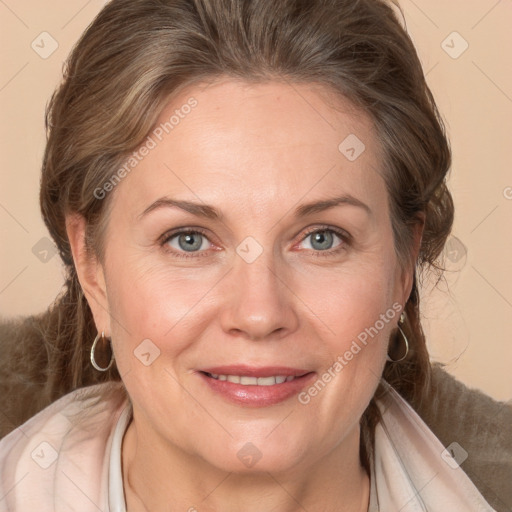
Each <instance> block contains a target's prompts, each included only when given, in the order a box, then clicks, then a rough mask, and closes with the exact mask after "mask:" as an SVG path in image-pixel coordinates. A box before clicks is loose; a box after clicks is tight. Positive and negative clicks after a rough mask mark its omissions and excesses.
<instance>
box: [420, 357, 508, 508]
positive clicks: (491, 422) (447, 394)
mask: <svg viewBox="0 0 512 512" xmlns="http://www.w3.org/2000/svg"><path fill="white" fill-rule="evenodd" d="M411 405H412V406H413V408H414V409H415V411H416V412H417V413H418V414H419V416H420V417H421V419H422V420H423V421H424V422H425V423H426V425H427V426H428V428H429V429H430V430H431V431H432V432H433V433H434V434H435V436H436V437H437V438H438V439H439V440H440V442H441V443H442V445H443V446H444V447H449V448H452V449H456V450H458V451H459V453H460V454H462V455H463V456H464V461H463V462H461V467H462V468H463V470H464V472H465V473H466V474H467V475H468V476H469V478H470V479H471V480H472V482H473V483H474V484H475V485H476V486H477V487H478V488H479V490H480V492H482V494H483V495H484V496H485V497H486V499H487V500H488V501H489V503H491V504H492V505H493V506H494V507H495V508H496V509H497V510H510V509H511V508H512V486H511V485H510V482H511V481H512V406H511V404H510V402H509V403H505V402H499V401H497V400H494V399H493V398H492V397H490V396H488V395H486V394H485V393H483V392H481V391H479V390H478V389H472V388H469V387H468V386H466V385H465V384H464V383H462V382H460V381H458V380H457V379H455V378H454V377H453V376H452V375H451V374H450V373H448V372H447V371H446V370H444V369H443V367H442V366H441V365H440V364H439V363H436V364H434V365H433V366H432V375H431V383H430V388H429V393H428V395H427V397H426V399H425V400H423V401H422V402H421V403H418V404H411ZM500 507H501V508H500ZM504 507H506V508H504Z"/></svg>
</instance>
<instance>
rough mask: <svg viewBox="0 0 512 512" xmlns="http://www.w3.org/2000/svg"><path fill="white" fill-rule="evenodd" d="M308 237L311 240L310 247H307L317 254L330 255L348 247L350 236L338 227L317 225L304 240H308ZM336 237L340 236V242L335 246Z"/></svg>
mask: <svg viewBox="0 0 512 512" xmlns="http://www.w3.org/2000/svg"><path fill="white" fill-rule="evenodd" d="M308 238H309V239H310V240H311V241H310V242H309V247H307V249H311V250H313V251H314V253H313V254H315V256H329V255H333V254H337V253H338V252H340V251H341V250H344V249H346V245H347V244H348V242H349V238H350V237H349V235H348V233H345V232H343V231H341V230H338V229H333V228H329V227H323V228H320V229H319V228H318V227H317V228H314V229H313V230H311V231H309V232H307V233H306V235H305V237H304V238H303V241H305V240H308ZM336 238H338V239H339V240H340V242H339V243H338V244H337V245H336V246H334V248H333V243H335V239H336Z"/></svg>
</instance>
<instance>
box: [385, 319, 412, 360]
mask: <svg viewBox="0 0 512 512" xmlns="http://www.w3.org/2000/svg"><path fill="white" fill-rule="evenodd" d="M404 322H405V313H402V314H401V315H400V321H399V324H403V323H404ZM397 327H398V330H399V331H400V334H401V335H402V338H403V340H404V343H405V354H404V355H403V356H402V357H401V358H400V359H391V358H390V357H389V354H388V355H387V356H386V361H389V362H390V363H399V362H400V361H403V360H404V359H405V358H406V357H407V355H408V354H409V341H408V340H407V336H406V335H405V333H404V331H403V330H402V328H401V327H400V325H397Z"/></svg>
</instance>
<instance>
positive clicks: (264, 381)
mask: <svg viewBox="0 0 512 512" xmlns="http://www.w3.org/2000/svg"><path fill="white" fill-rule="evenodd" d="M201 373H204V374H205V375H207V376H208V377H211V378H213V379H216V380H220V381H227V382H232V383H233V384H241V385H242V386H275V385H276V384H283V383H284V382H291V381H292V380H295V379H296V378H298V377H297V376H295V375H288V376H286V375H275V376H270V377H250V376H247V375H222V374H216V373H208V372H201Z"/></svg>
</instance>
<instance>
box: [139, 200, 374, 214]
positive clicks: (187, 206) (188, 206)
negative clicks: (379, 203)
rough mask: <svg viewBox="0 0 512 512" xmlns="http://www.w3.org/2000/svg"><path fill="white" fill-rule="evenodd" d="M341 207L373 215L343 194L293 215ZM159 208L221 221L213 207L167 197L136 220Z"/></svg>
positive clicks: (300, 208) (309, 205) (158, 201)
mask: <svg viewBox="0 0 512 512" xmlns="http://www.w3.org/2000/svg"><path fill="white" fill-rule="evenodd" d="M343 205H350V206H356V207H359V208H362V209H363V210H364V211H365V212H366V213H367V214H368V215H370V216H371V215H373V212H372V210H371V208H370V207H369V206H368V205H367V204H366V203H363V201H361V200H360V199H357V198H356V197H354V196H352V195H350V194H344V195H342V196H338V197H332V198H329V199H322V200H320V201H314V202H311V203H305V204H302V205H300V206H299V207H297V208H296V209H295V212H294V215H295V217H298V218H301V217H307V216H308V215H312V214H313V213H319V212H323V211H325V210H329V209H331V208H334V207H336V206H343ZM160 208H179V209H181V210H185V211H186V212H189V213H191V214H192V215H196V216H197V217H204V218H207V219H211V220H221V219H223V215H222V213H221V212H220V211H219V210H217V209H216V208H215V207H213V206H210V205H207V204H201V203H194V202H191V201H183V200H178V199H170V198H168V197H162V198H160V199H157V200H156V201H155V202H154V203H152V204H151V205H150V206H148V207H147V208H146V209H145V210H144V211H143V212H142V213H141V214H140V215H139V216H138V219H139V220H140V219H142V218H143V217H145V216H146V215H147V214H148V213H150V212H152V211H154V210H158V209H160Z"/></svg>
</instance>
